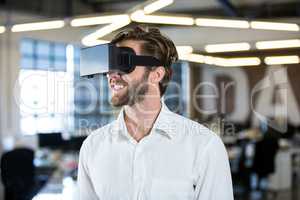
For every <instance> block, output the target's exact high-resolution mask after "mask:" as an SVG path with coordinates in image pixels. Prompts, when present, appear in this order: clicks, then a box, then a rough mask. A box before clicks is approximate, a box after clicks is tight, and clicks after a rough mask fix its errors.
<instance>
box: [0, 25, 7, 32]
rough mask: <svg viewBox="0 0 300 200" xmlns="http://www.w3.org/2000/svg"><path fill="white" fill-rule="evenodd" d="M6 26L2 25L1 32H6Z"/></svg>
mask: <svg viewBox="0 0 300 200" xmlns="http://www.w3.org/2000/svg"><path fill="white" fill-rule="evenodd" d="M5 30H6V29H5V27H4V26H0V34H1V33H4V32H5Z"/></svg>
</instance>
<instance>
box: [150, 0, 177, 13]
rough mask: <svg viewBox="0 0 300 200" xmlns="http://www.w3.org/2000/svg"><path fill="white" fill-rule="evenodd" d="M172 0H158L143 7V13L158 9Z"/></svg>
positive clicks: (172, 0)
mask: <svg viewBox="0 0 300 200" xmlns="http://www.w3.org/2000/svg"><path fill="white" fill-rule="evenodd" d="M173 2H174V0H158V1H155V2H153V3H151V4H149V5H147V6H145V7H144V12H145V14H151V13H153V12H155V11H157V10H160V9H162V8H164V7H166V6H168V5H170V4H172V3H173Z"/></svg>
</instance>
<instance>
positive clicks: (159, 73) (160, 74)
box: [150, 66, 166, 83]
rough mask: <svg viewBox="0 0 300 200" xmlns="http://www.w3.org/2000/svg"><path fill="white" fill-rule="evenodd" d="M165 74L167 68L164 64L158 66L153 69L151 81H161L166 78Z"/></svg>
mask: <svg viewBox="0 0 300 200" xmlns="http://www.w3.org/2000/svg"><path fill="white" fill-rule="evenodd" d="M165 74H166V70H165V68H164V67H163V66H159V67H156V68H155V69H154V70H153V71H151V75H150V81H151V83H159V82H160V81H161V80H162V79H163V78H164V76H165Z"/></svg>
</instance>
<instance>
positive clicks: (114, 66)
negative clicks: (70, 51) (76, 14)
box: [80, 43, 163, 76]
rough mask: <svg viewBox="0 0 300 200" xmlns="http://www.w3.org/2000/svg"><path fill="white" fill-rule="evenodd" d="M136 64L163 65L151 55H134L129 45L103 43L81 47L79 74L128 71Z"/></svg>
mask: <svg viewBox="0 0 300 200" xmlns="http://www.w3.org/2000/svg"><path fill="white" fill-rule="evenodd" d="M136 66H147V67H154V66H163V64H162V63H161V62H160V61H159V60H158V59H157V58H155V57H153V56H144V55H136V54H135V52H134V50H133V49H131V48H129V47H117V46H116V45H115V44H111V43H109V44H103V45H97V46H93V47H87V48H83V49H81V52H80V76H93V75H96V74H106V73H109V72H112V71H118V72H120V73H130V72H132V71H133V70H134V69H135V67H136Z"/></svg>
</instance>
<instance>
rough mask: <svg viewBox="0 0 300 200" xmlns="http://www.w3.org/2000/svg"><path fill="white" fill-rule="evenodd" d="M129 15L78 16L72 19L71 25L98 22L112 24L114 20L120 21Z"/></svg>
mask: <svg viewBox="0 0 300 200" xmlns="http://www.w3.org/2000/svg"><path fill="white" fill-rule="evenodd" d="M126 17H128V15H107V16H98V17H86V18H77V19H73V20H72V21H71V26H74V27H78V26H91V25H98V24H110V23H113V22H118V21H119V20H123V19H124V18H126Z"/></svg>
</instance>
